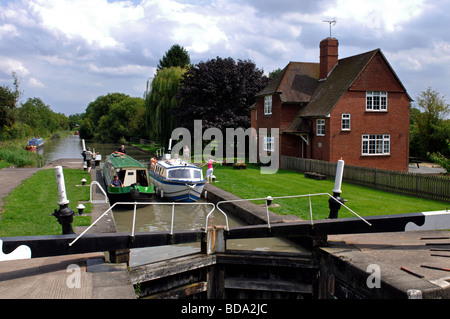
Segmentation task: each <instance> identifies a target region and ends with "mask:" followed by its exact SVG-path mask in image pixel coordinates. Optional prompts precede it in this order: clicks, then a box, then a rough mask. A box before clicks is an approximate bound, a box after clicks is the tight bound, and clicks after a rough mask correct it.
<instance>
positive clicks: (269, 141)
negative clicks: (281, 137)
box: [263, 134, 275, 152]
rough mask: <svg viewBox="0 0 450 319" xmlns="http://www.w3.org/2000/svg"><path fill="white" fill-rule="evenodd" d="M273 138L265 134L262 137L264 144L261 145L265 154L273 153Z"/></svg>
mask: <svg viewBox="0 0 450 319" xmlns="http://www.w3.org/2000/svg"><path fill="white" fill-rule="evenodd" d="M274 142H275V141H274V138H273V137H272V135H270V134H267V135H266V136H264V144H263V150H264V151H266V152H273V151H274V149H275V148H274Z"/></svg>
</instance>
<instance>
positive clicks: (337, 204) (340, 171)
mask: <svg viewBox="0 0 450 319" xmlns="http://www.w3.org/2000/svg"><path fill="white" fill-rule="evenodd" d="M343 176H344V161H343V160H339V161H338V163H337V168H336V177H335V181H334V189H333V198H331V197H330V199H329V200H328V208H329V209H330V215H329V216H328V218H329V219H335V218H338V213H339V209H340V208H341V203H344V202H346V200H345V199H343V198H342V197H341V196H340V194H341V193H342V191H341V185H342V177H343Z"/></svg>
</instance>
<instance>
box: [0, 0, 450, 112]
mask: <svg viewBox="0 0 450 319" xmlns="http://www.w3.org/2000/svg"><path fill="white" fill-rule="evenodd" d="M447 2H448V1H445V0H433V1H431V0H408V1H405V0H377V1H362V2H361V1H357V0H334V1H325V0H322V1H317V0H302V1H298V0H134V1H118V0H3V1H0V79H1V81H2V82H0V85H4V84H6V85H10V84H11V81H10V80H11V72H12V71H16V72H17V73H18V75H19V76H20V77H21V78H22V79H23V81H22V82H21V85H22V86H23V90H24V91H25V95H26V96H30V97H34V96H39V97H42V99H43V100H44V101H45V102H46V103H47V104H49V105H50V106H51V107H52V108H54V109H55V111H57V112H64V113H66V114H71V113H75V112H76V113H79V112H84V110H85V108H86V106H87V105H88V104H89V102H90V101H92V100H93V99H95V98H96V97H98V96H99V95H105V94H107V93H110V92H122V93H126V94H129V95H131V96H142V94H143V92H144V90H145V85H146V81H147V79H148V78H149V77H151V76H153V75H154V73H155V70H156V66H157V64H158V62H159V60H160V59H161V58H162V57H163V55H164V54H165V52H167V50H168V49H169V48H170V47H171V46H172V45H173V44H175V43H177V44H179V45H181V46H183V47H184V48H186V49H187V50H188V52H189V54H190V56H191V61H192V63H198V62H200V61H206V60H209V59H214V58H215V57H217V56H220V57H232V58H234V59H250V60H253V61H254V62H255V64H256V66H257V67H258V68H261V69H264V71H265V72H266V73H268V72H270V71H272V70H274V69H276V68H283V67H284V66H286V65H287V64H288V62H289V61H302V62H318V60H319V42H320V40H322V39H323V38H325V37H327V36H328V35H329V26H328V24H326V23H324V22H322V20H325V19H329V18H336V20H337V24H336V25H335V26H333V28H332V34H333V36H335V37H337V38H338V39H339V57H340V58H342V57H346V56H350V55H354V54H359V53H362V52H367V51H369V50H372V49H375V48H381V50H382V51H383V52H384V53H385V55H386V56H387V58H388V60H389V62H390V63H391V65H392V66H393V68H394V70H395V71H396V72H397V74H398V75H399V76H400V78H401V80H402V82H403V84H404V85H405V87H406V88H407V89H408V90H411V91H412V92H410V93H411V95H412V96H416V95H417V93H418V91H420V90H423V89H425V87H423V88H421V87H420V82H421V81H422V82H425V81H424V79H430V82H432V83H441V85H440V87H439V88H437V89H442V93H443V94H445V95H447V96H449V94H450V89H448V88H446V86H445V85H443V84H442V83H446V82H448V76H449V74H450V63H449V62H450V61H449V56H450V51H449V43H450V34H448V28H449V24H450V22H449V19H448V13H447V12H449V10H450V4H449V3H447ZM436 72H437V74H436ZM417 79H421V81H419V80H417ZM8 81H9V82H8ZM445 90H449V92H445Z"/></svg>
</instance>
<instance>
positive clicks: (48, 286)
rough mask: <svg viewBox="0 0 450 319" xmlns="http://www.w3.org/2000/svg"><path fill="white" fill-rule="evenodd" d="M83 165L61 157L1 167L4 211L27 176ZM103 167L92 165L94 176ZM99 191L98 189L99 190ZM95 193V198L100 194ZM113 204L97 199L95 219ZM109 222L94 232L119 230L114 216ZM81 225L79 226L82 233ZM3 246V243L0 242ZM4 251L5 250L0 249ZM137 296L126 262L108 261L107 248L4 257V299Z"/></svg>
mask: <svg viewBox="0 0 450 319" xmlns="http://www.w3.org/2000/svg"><path fill="white" fill-rule="evenodd" d="M58 165H61V166H62V167H63V168H74V169H77V168H79V169H82V168H83V162H82V160H81V159H61V160H57V161H54V162H51V163H49V164H47V165H46V166H44V167H42V168H4V169H2V170H0V180H1V181H2V184H3V186H2V187H1V188H0V212H1V207H2V205H3V198H4V197H5V196H7V195H8V194H9V193H10V192H11V191H12V190H13V189H14V188H16V187H17V186H18V185H20V183H22V181H23V180H25V179H27V178H29V177H31V176H32V175H33V174H34V173H36V172H37V171H38V170H40V169H48V168H54V167H55V166H58ZM98 171H99V169H92V170H91V176H92V180H96V179H97V178H98V175H99V174H98V173H99V172H98ZM96 194H97V193H96ZM96 194H94V199H95V197H96ZM105 205H106V206H108V207H109V204H108V203H94V207H93V211H92V217H91V219H93V220H94V218H95V219H96V218H97V216H99V215H100V214H101V213H103V212H104V211H105V210H106V209H107V208H105V207H106V206H105ZM105 223H106V224H102V225H99V227H94V230H93V232H110V231H115V223H114V220H113V217H112V216H111V218H107V219H105ZM80 231H81V229H75V232H76V233H79V232H80ZM0 248H1V246H0ZM0 253H3V252H0ZM42 298H43V299H54V298H55V299H134V298H136V296H135V293H134V289H133V286H132V284H131V281H130V276H129V272H128V269H127V265H126V263H121V264H115V263H109V262H105V256H104V253H103V252H98V253H89V254H77V255H67V256H56V257H46V258H32V259H22V260H12V261H0V299H42Z"/></svg>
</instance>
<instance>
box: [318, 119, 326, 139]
mask: <svg viewBox="0 0 450 319" xmlns="http://www.w3.org/2000/svg"><path fill="white" fill-rule="evenodd" d="M316 135H317V136H325V120H324V119H319V120H316Z"/></svg>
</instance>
